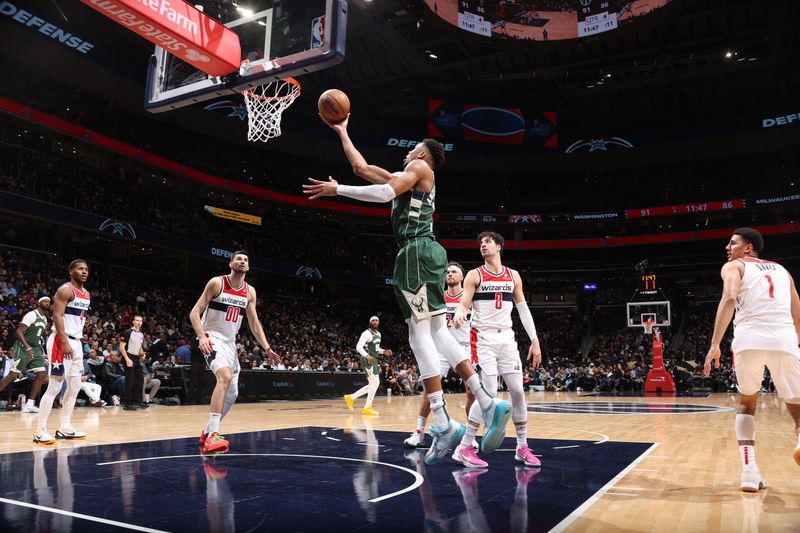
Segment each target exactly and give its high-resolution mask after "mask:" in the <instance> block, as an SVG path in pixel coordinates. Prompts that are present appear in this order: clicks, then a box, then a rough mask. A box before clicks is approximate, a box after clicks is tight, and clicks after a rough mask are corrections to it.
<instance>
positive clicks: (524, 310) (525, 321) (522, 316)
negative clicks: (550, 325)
mask: <svg viewBox="0 0 800 533" xmlns="http://www.w3.org/2000/svg"><path fill="white" fill-rule="evenodd" d="M517 312H518V313H519V320H520V322H522V327H524V328H525V333H527V334H528V338H529V339H530V340H532V341H535V340H536V339H538V338H539V337H538V336H537V335H536V326H535V325H534V324H533V315H531V310H530V309H528V304H527V303H526V302H524V301H522V302H519V303H517Z"/></svg>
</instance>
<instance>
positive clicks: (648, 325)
mask: <svg viewBox="0 0 800 533" xmlns="http://www.w3.org/2000/svg"><path fill="white" fill-rule="evenodd" d="M655 324H656V322H655V320H650V319H648V320H645V321H644V322H642V327H643V328H644V332H645V333H646V334H647V335H650V334H651V333H653V326H655Z"/></svg>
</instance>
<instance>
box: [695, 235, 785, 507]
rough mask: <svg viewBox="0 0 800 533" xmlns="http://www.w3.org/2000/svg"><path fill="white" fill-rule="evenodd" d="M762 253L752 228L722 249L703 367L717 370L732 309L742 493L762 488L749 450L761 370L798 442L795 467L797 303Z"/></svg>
mask: <svg viewBox="0 0 800 533" xmlns="http://www.w3.org/2000/svg"><path fill="white" fill-rule="evenodd" d="M763 248H764V238H763V237H762V236H761V234H760V233H759V232H758V231H756V230H754V229H753V228H739V229H737V230H736V231H734V232H733V235H732V236H731V240H730V241H729V242H728V245H727V246H726V247H725V250H726V251H727V252H728V262H727V263H725V265H724V266H723V267H722V272H721V275H722V281H723V288H722V299H721V300H720V302H719V307H717V316H716V319H715V320H714V334H713V335H712V337H711V347H710V348H709V350H708V355H707V356H706V363H705V368H704V373H705V375H706V376H708V375H710V374H711V363H712V362H714V363H716V364H717V366H719V356H720V348H719V343H720V342H721V341H722V337H723V336H724V335H725V330H727V329H728V324H729V323H730V321H731V317H732V316H733V314H734V309H735V311H736V317H735V318H734V319H733V344H732V346H731V348H732V350H733V358H734V363H735V365H734V367H735V369H736V382H737V383H738V387H739V409H738V414H737V415H736V438H737V440H738V441H739V458H740V459H741V462H742V478H741V484H740V487H741V489H742V490H743V491H745V492H758V491H759V490H760V489H762V488H764V487H766V486H767V484H766V482H765V481H764V480H763V479H762V478H761V472H760V471H759V469H758V465H757V464H756V448H755V444H756V442H755V438H756V424H755V414H756V403H757V400H758V392H759V391H760V390H761V381H762V380H763V378H764V367H765V366H766V367H767V368H769V373H770V376H771V377H772V381H773V382H774V383H775V389H776V390H777V391H778V396H779V397H780V398H782V399H783V401H784V402H786V409H787V410H788V411H789V414H790V415H791V416H792V418H793V419H794V428H795V433H796V435H797V437H798V443H797V447H795V449H794V460H795V461H796V462H797V464H800V348H798V337H799V336H800V298H798V296H797V288H796V287H795V285H794V280H793V279H792V276H791V275H789V273H788V272H787V271H786V269H785V268H783V267H782V266H781V265H779V264H778V263H773V262H772V261H764V260H762V259H759V258H758V254H760V253H761V250H763Z"/></svg>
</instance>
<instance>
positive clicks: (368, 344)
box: [358, 329, 381, 375]
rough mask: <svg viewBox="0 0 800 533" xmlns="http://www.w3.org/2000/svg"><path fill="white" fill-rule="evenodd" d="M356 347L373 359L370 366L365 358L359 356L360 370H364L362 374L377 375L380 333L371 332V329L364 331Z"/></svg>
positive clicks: (378, 370)
mask: <svg viewBox="0 0 800 533" xmlns="http://www.w3.org/2000/svg"><path fill="white" fill-rule="evenodd" d="M358 346H359V348H363V349H364V351H365V352H367V355H369V356H371V357H372V358H373V361H372V364H369V361H368V360H367V358H366V357H364V356H363V355H361V354H359V359H360V360H361V368H362V369H364V372H366V373H367V374H370V375H378V374H379V373H380V367H379V366H378V355H379V353H378V350H380V349H381V334H380V332H379V331H372V330H371V329H367V330H365V331H364V333H362V334H361V337H359V339H358Z"/></svg>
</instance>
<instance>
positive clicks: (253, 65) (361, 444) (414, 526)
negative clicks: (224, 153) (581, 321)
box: [0, 0, 800, 533]
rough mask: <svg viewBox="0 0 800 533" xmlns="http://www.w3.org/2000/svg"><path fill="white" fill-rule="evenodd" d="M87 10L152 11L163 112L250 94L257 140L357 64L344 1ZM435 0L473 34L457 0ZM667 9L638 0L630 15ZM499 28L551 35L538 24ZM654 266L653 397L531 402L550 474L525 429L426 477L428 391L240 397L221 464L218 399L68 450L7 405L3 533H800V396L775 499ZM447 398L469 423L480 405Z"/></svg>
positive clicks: (782, 446)
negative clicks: (675, 356)
mask: <svg viewBox="0 0 800 533" xmlns="http://www.w3.org/2000/svg"><path fill="white" fill-rule="evenodd" d="M82 1H83V3H84V4H86V5H88V6H90V7H91V8H93V9H95V10H96V11H99V12H100V13H102V14H103V15H105V16H106V17H108V18H111V19H112V20H114V19H115V17H116V20H114V22H116V23H120V24H123V25H127V24H124V22H125V21H126V20H127V21H129V20H132V19H130V18H126V16H124V15H125V13H127V15H130V16H134V11H135V14H136V15H137V16H141V17H143V20H145V22H143V23H142V25H141V26H140V27H139V28H138V29H135V30H134V31H136V32H137V33H139V34H140V35H142V36H143V37H145V38H147V39H149V40H151V41H152V42H153V43H154V44H155V45H156V47H155V49H154V54H153V56H152V57H151V58H150V61H149V64H148V67H147V82H146V87H145V94H144V100H145V103H144V107H145V108H146V109H147V110H148V111H150V112H152V113H162V112H169V111H172V110H175V109H179V108H182V107H186V106H190V105H193V104H197V103H200V102H204V101H208V100H212V99H215V98H220V97H226V96H231V95H243V98H244V100H245V103H246V105H247V111H248V120H249V132H248V140H250V141H263V142H266V141H269V140H270V139H273V138H275V137H277V136H279V135H281V114H282V113H283V111H285V110H286V109H287V108H288V107H289V106H290V105H292V103H293V102H294V101H295V99H296V98H297V96H298V95H299V94H300V93H301V91H302V90H303V88H302V83H303V78H302V76H303V75H305V74H308V73H312V72H316V71H321V70H324V69H327V68H331V67H333V66H335V65H338V64H339V63H341V62H342V61H344V60H345V55H346V54H345V42H346V35H347V14H348V9H349V8H350V6H348V3H347V2H346V1H345V0H303V1H302V2H301V1H298V0H254V1H252V2H249V3H248V4H247V7H245V6H244V4H245V3H244V2H242V3H241V5H240V4H238V3H236V2H215V1H211V0H208V1H205V0H204V1H200V2H197V3H196V5H197V6H199V9H198V8H196V7H193V6H192V5H190V4H184V3H181V2H177V1H176V2H174V3H173V4H174V5H173V7H175V9H177V11H174V12H172V11H170V12H169V13H174V14H169V15H165V14H164V13H165V12H166V8H164V6H166V5H168V4H169V3H168V2H165V3H162V4H161V6H162V9H161V11H160V12H159V11H158V10H156V9H155V8H153V7H152V6H154V5H156V4H158V2H155V1H151V2H129V3H130V4H132V5H131V6H130V7H127V8H126V9H130V10H132V11H131V12H123V15H120V11H118V10H115V9H116V8H114V9H112V8H109V7H107V6H108V5H110V4H111V3H110V2H106V3H103V2H93V1H90V0H82ZM356 1H357V0H356ZM364 1H365V2H366V3H369V0H364ZM162 2H163V0H162ZM351 3H352V2H351ZM426 3H427V5H429V6H431V10H434V11H435V12H436V13H437V14H438V15H439V16H440V17H441V18H443V19H445V20H447V21H449V22H450V23H451V24H453V25H457V24H458V20H459V19H458V15H459V11H458V7H457V5H456V2H455V1H444V2H442V1H439V2H432V1H430V0H427V1H426ZM473 3H475V4H480V5H482V4H483V3H482V2H473ZM590 3H591V2H590ZM667 3H668V2H666V1H661V0H654V1H652V2H649V3H648V2H635V3H632V4H633V5H634V7H635V8H634V9H632V10H629V11H628V13H627V14H625V15H624V17H621V18H620V20H626V21H627V20H628V19H632V18H634V17H638V16H639V15H644V14H645V13H647V12H648V11H650V10H653V9H656V8H658V7H660V6H662V5H665V4H667ZM134 4H135V6H134ZM103 6H106V7H103ZM170 9H171V8H170ZM462 14H463V13H462ZM536 20H537V21H539V22H542V25H543V24H544V23H547V24H548V25H547V26H546V28H547V29H548V30H549V32H550V33H549V39H551V40H556V39H572V38H576V37H577V32H578V31H579V30H578V28H579V25H578V22H579V21H578V14H577V13H575V12H572V11H569V12H568V11H559V12H550V11H540V12H538V15H537V18H536ZM109 24H112V22H110V21H109ZM145 27H146V28H150V29H147V30H145V29H143V28H145ZM492 31H494V32H495V33H496V34H499V35H503V36H515V37H517V38H520V39H523V40H543V39H544V40H546V37H545V34H544V33H543V31H544V30H543V28H542V26H537V25H535V24H534V25H522V24H514V23H509V24H507V25H503V26H502V27H500V26H498V27H495V28H494V29H492ZM428 53H429V52H428ZM429 54H430V53H429ZM433 57H435V56H433ZM606 75H607V76H609V77H610V76H611V74H606ZM344 89H346V88H344ZM315 97H316V95H315ZM237 98H238V97H237ZM603 150H605V148H603ZM298 188H299V184H298ZM501 207H502V206H501ZM641 274H642V278H641V281H642V286H641V288H639V289H637V290H636V292H635V293H634V295H633V297H632V298H631V299H630V301H628V302H627V305H626V313H627V314H626V316H625V320H626V321H627V323H626V326H627V327H629V328H634V329H641V331H642V335H643V339H644V340H643V345H644V346H645V347H646V348H647V349H646V353H647V357H648V358H649V357H650V354H651V352H650V346H652V356H653V357H654V364H653V369H652V370H651V373H650V375H649V376H648V378H647V383H646V386H645V390H646V391H648V393H650V394H648V395H647V396H644V395H631V396H622V395H619V396H617V395H610V396H606V395H601V394H596V393H588V394H583V393H580V392H578V393H572V392H565V393H555V392H528V393H526V400H527V404H528V415H529V428H530V429H529V443H530V446H531V448H532V449H533V450H534V453H535V454H537V456H539V457H540V459H541V461H542V467H541V468H529V467H524V466H522V465H521V464H520V463H517V462H515V460H514V451H515V441H514V439H513V438H512V437H511V436H510V435H513V432H514V430H513V425H512V424H509V428H508V432H507V434H508V435H509V437H507V438H506V441H505V442H504V444H503V445H501V446H500V448H499V449H498V450H497V451H495V452H494V453H493V454H491V455H489V456H486V457H485V459H486V460H487V461H488V462H489V467H488V468H487V469H468V468H464V467H463V466H462V465H461V464H460V463H456V462H454V461H451V460H450V459H449V456H448V457H447V458H445V459H444V460H442V461H441V462H440V463H439V464H436V465H433V466H426V465H425V464H424V463H423V457H424V454H425V451H426V449H422V448H420V449H407V448H404V447H403V439H405V438H406V437H407V436H408V434H409V433H410V432H411V431H412V430H413V429H414V427H415V423H416V416H417V409H418V405H419V396H413V397H391V396H389V397H379V398H377V399H376V402H375V405H374V407H375V409H376V410H377V411H378V412H379V413H380V416H376V417H371V416H364V415H362V414H361V413H360V412H359V411H356V412H355V413H354V412H352V411H349V410H348V409H347V407H346V406H345V404H344V402H343V401H342V400H341V399H340V398H338V397H337V398H332V399H320V400H307V401H262V402H257V403H240V404H237V405H235V406H234V408H233V409H232V410H231V412H230V414H229V415H228V416H227V417H226V418H225V420H224V421H223V423H222V429H221V432H222V433H224V434H225V436H226V437H227V438H228V439H229V440H230V444H231V449H230V452H229V453H225V454H221V455H209V454H206V455H202V454H201V453H200V449H199V445H198V436H199V433H200V430H201V429H203V425H204V423H205V420H206V418H207V415H208V407H207V406H155V407H153V408H152V409H148V410H147V411H138V412H134V413H131V412H125V411H123V410H122V409H121V408H119V407H106V408H102V409H77V410H76V411H75V412H74V415H73V423H74V426H75V427H76V428H79V429H80V430H82V431H86V432H87V433H88V436H87V438H85V439H80V440H75V441H58V442H56V443H55V444H53V445H50V446H44V445H36V444H33V443H32V442H31V437H32V435H33V434H34V432H35V430H36V424H37V416H36V415H35V414H26V413H13V412H8V413H6V412H3V413H0V427H2V428H3V431H2V433H0V444H2V450H3V451H2V453H0V530H3V531H14V532H16V531H29V530H35V531H48V530H49V531H57V532H59V533H62V532H63V533H66V532H70V531H74V532H81V533H83V532H89V531H104V532H105V531H124V530H133V531H149V532H165V531H171V532H181V531H215V532H216V531H235V530H238V531H270V530H271V531H382V532H388V531H418V530H425V531H453V532H465V531H480V532H491V531H494V532H507V531H511V532H518V531H519V532H521V531H568V532H606V531H637V532H638V531H642V532H644V531H664V532H690V531H703V532H705V531H719V532H728V531H762V532H776V533H777V532H789V531H800V484H798V483H797V472H798V471H797V465H796V464H795V462H794V460H793V458H792V452H793V450H794V448H795V446H796V444H797V440H796V436H795V433H794V432H793V431H792V427H791V425H790V422H789V417H788V416H787V412H786V408H785V406H784V404H783V403H782V402H780V401H779V400H778V399H777V397H776V396H775V395H774V394H764V395H762V397H761V399H760V401H759V405H758V414H757V427H758V443H759V446H758V454H759V456H758V464H759V465H760V468H761V472H762V474H763V475H764V477H765V479H766V480H767V482H768V483H769V488H767V489H766V490H762V491H760V492H758V493H743V492H741V491H740V487H739V475H740V471H741V468H740V464H739V462H738V461H737V459H736V458H737V454H738V447H737V440H736V433H735V430H734V417H735V409H736V405H737V397H736V394H732V393H731V394H727V393H716V394H711V393H708V394H695V395H694V396H693V397H677V396H675V395H674V393H675V390H676V387H675V384H674V383H673V382H672V376H671V375H670V374H669V373H668V372H667V371H666V370H665V368H664V364H663V358H662V353H663V346H662V343H661V331H662V330H664V331H666V330H668V328H670V327H671V326H672V320H671V319H672V317H671V308H670V300H669V298H668V295H665V294H664V293H663V292H661V290H660V289H659V288H657V285H656V278H655V275H654V274H652V273H650V272H649V271H648V272H645V271H644V270H642V272H641ZM237 316H238V315H237ZM619 318H620V323H621V321H622V320H623V317H622V314H621V313H620V317H619ZM649 361H650V360H649V359H648V364H649ZM501 396H504V397H506V398H507V397H508V394H507V393H501ZM447 400H448V402H449V410H450V414H451V415H453V416H454V418H456V419H458V420H461V421H463V420H464V418H465V417H464V413H463V407H464V402H465V401H466V397H465V396H464V395H463V394H461V395H449V396H448V397H447ZM54 417H55V415H54ZM52 424H53V420H52V418H51V425H52ZM427 442H428V443H430V437H428V439H427Z"/></svg>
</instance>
